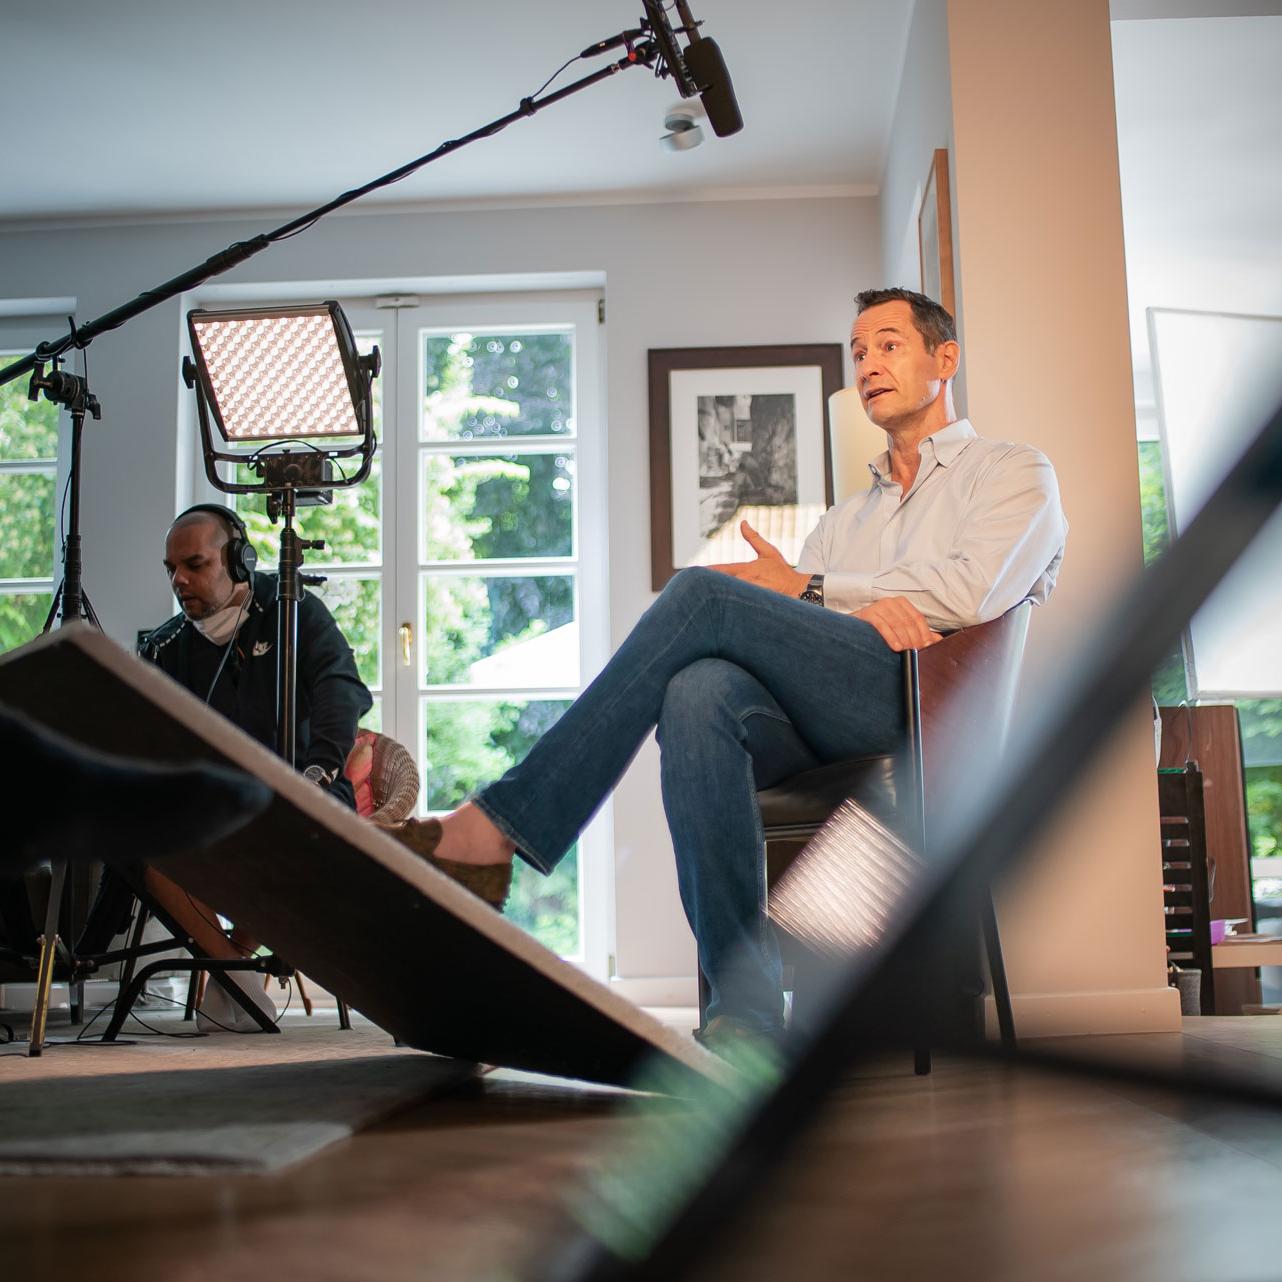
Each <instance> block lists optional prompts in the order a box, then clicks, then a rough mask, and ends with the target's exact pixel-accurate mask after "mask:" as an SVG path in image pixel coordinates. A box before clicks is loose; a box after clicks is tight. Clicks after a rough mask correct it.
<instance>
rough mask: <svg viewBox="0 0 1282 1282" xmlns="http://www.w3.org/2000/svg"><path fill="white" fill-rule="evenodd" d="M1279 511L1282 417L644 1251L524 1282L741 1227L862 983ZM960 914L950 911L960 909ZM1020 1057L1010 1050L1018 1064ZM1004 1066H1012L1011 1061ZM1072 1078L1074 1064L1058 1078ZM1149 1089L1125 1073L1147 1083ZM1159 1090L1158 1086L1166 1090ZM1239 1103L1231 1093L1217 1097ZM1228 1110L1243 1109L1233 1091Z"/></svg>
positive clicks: (667, 1276) (991, 872)
mask: <svg viewBox="0 0 1282 1282" xmlns="http://www.w3.org/2000/svg"><path fill="white" fill-rule="evenodd" d="M1280 501H1282V407H1279V409H1277V410H1275V411H1274V413H1273V415H1272V416H1271V417H1270V418H1269V420H1268V421H1267V422H1266V423H1265V424H1264V426H1263V427H1262V428H1261V430H1260V431H1259V433H1258V434H1257V435H1256V437H1255V438H1254V440H1253V441H1252V442H1251V444H1250V445H1249V446H1248V447H1247V448H1246V450H1245V451H1244V452H1243V453H1242V455H1241V457H1240V458H1239V459H1238V461H1237V462H1236V463H1235V464H1234V465H1233V467H1232V468H1231V469H1230V471H1229V473H1228V475H1227V476H1226V477H1225V478H1224V480H1223V481H1222V482H1221V483H1220V485H1219V486H1218V487H1217V488H1216V489H1215V491H1214V492H1213V493H1212V494H1211V496H1210V497H1209V498H1208V499H1207V501H1206V503H1205V504H1204V506H1203V507H1202V509H1201V511H1200V512H1199V513H1198V515H1197V516H1196V517H1195V518H1194V520H1193V522H1192V524H1191V525H1190V526H1189V527H1188V529H1187V531H1186V532H1185V533H1184V534H1183V535H1182V536H1181V537H1180V538H1179V539H1178V540H1177V541H1176V542H1175V543H1174V544H1173V545H1172V546H1171V548H1170V549H1169V550H1168V551H1167V552H1166V553H1165V555H1163V556H1162V557H1161V558H1160V559H1159V560H1158V561H1157V562H1156V563H1155V564H1154V565H1152V566H1151V567H1149V569H1147V570H1146V571H1145V572H1144V573H1143V574H1142V575H1141V576H1140V577H1139V579H1138V582H1137V583H1135V584H1132V585H1130V587H1129V588H1128V589H1127V590H1126V591H1124V592H1122V593H1121V594H1119V596H1118V597H1117V599H1116V600H1115V602H1114V604H1113V607H1112V608H1111V609H1110V610H1109V611H1107V612H1106V613H1105V616H1104V618H1103V620H1102V621H1101V623H1100V625H1099V627H1098V629H1097V632H1096V637H1095V639H1094V641H1093V642H1091V643H1090V644H1089V645H1088V646H1087V647H1086V648H1085V649H1084V651H1083V652H1082V653H1081V654H1080V656H1079V657H1078V659H1077V661H1076V662H1074V663H1071V664H1069V665H1065V666H1066V670H1063V669H1062V670H1061V671H1062V681H1061V684H1060V685H1059V687H1058V693H1057V694H1056V693H1055V692H1051V693H1049V694H1048V696H1047V706H1046V709H1045V712H1044V715H1043V717H1042V719H1041V723H1040V725H1038V726H1036V727H1034V728H1033V729H1032V730H1030V731H1029V732H1027V733H1026V734H1025V735H1024V736H1022V742H1017V743H1014V744H1012V750H1011V752H1010V753H1009V756H1008V758H1007V759H1008V760H1009V762H1010V763H1011V769H1010V770H1009V771H1008V772H1003V773H1002V774H997V773H996V772H995V773H994V775H993V777H992V778H990V779H989V780H988V781H986V782H985V783H984V784H983V785H982V786H980V787H978V788H975V789H974V790H973V791H971V792H969V793H968V792H967V791H966V790H965V789H964V788H963V787H961V786H960V783H961V781H960V779H954V780H953V781H952V783H953V792H952V794H951V795H950V796H949V797H948V798H947V803H948V808H946V809H944V810H943V811H941V813H942V814H944V815H945V816H947V819H948V824H949V826H948V828H947V829H946V831H945V832H944V833H943V835H942V837H941V838H938V839H932V857H931V859H930V860H929V861H928V862H927V863H926V865H925V866H924V868H923V872H922V878H921V881H920V883H919V884H918V885H917V886H915V887H914V888H912V890H911V891H910V893H909V894H908V895H906V896H905V901H904V903H903V905H902V908H901V910H900V911H899V912H898V913H897V914H896V915H895V916H894V918H893V919H892V920H890V921H889V923H888V924H887V927H886V930H885V933H884V936H883V938H882V940H881V941H880V943H879V944H878V946H876V947H874V948H869V949H866V950H863V951H862V952H860V953H858V954H856V955H854V956H852V957H851V958H849V959H848V960H847V961H846V962H844V963H842V964H841V966H840V967H839V969H838V971H837V973H836V974H835V976H833V977H832V982H831V985H830V987H829V990H828V992H827V993H826V994H824V996H823V999H822V1003H821V1004H820V1005H819V1006H818V1009H817V1010H816V1014H817V1019H816V1020H815V1022H814V1023H813V1024H812V1025H811V1028H812V1029H813V1032H812V1034H811V1036H810V1037H809V1038H808V1039H805V1040H802V1041H798V1042H794V1043H792V1044H791V1046H790V1047H789V1051H790V1055H791V1058H790V1062H789V1065H788V1069H787V1072H786V1074H785V1076H784V1077H783V1079H782V1080H781V1081H780V1082H779V1083H778V1084H777V1085H776V1086H775V1087H774V1088H773V1089H770V1090H767V1091H764V1092H763V1093H762V1095H761V1096H760V1097H759V1099H758V1101H757V1102H756V1103H755V1105H754V1106H751V1107H749V1108H747V1109H746V1110H744V1111H743V1112H742V1113H741V1114H739V1115H738V1118H737V1121H736V1124H735V1125H734V1126H732V1127H731V1128H730V1130H729V1132H728V1133H729V1139H728V1140H727V1142H726V1143H725V1144H724V1146H723V1147H722V1149H721V1151H720V1152H719V1153H718V1154H716V1155H710V1158H709V1166H708V1169H707V1170H706V1172H705V1173H704V1174H703V1175H702V1178H700V1179H698V1180H696V1181H695V1182H694V1184H693V1186H692V1188H691V1191H690V1193H689V1195H688V1196H687V1197H685V1199H684V1201H683V1203H682V1205H681V1206H680V1209H679V1210H677V1211H676V1212H675V1213H674V1214H672V1215H671V1216H669V1217H667V1218H665V1219H663V1220H658V1219H656V1222H654V1223H653V1224H652V1225H651V1228H650V1232H651V1234H652V1237H651V1240H650V1241H649V1242H648V1243H646V1244H645V1246H644V1247H641V1248H638V1247H637V1245H636V1243H635V1240H634V1241H633V1243H632V1244H631V1247H630V1251H631V1255H630V1256H627V1257H625V1255H624V1254H622V1253H621V1252H618V1251H616V1250H615V1249H614V1248H613V1247H612V1246H611V1244H610V1243H609V1242H607V1241H606V1240H605V1239H604V1238H603V1237H599V1236H595V1235H593V1234H592V1233H590V1232H585V1233H584V1234H583V1235H582V1236H580V1237H578V1238H577V1239H575V1240H574V1241H572V1242H570V1243H567V1244H566V1246H565V1249H564V1250H562V1251H561V1252H559V1253H558V1255H557V1256H556V1257H555V1259H553V1260H552V1261H551V1262H550V1263H549V1264H547V1266H546V1267H544V1268H542V1269H541V1270H540V1271H539V1272H537V1273H535V1274H532V1276H536V1277H539V1278H542V1279H548V1280H549V1282H550V1280H553V1279H555V1282H607V1280H608V1282H615V1280H616V1279H636V1278H642V1277H645V1278H662V1279H664V1282H677V1280H678V1279H680V1278H685V1277H689V1276H690V1275H691V1274H692V1273H693V1272H694V1271H695V1270H696V1269H697V1268H698V1267H699V1265H700V1264H701V1263H702V1262H703V1261H704V1260H705V1259H706V1258H707V1255H708V1253H709V1252H710V1251H711V1250H713V1249H714V1248H715V1247H716V1245H717V1243H718V1242H719V1240H720V1238H721V1236H722V1235H723V1234H724V1233H726V1232H728V1231H730V1230H731V1229H732V1228H733V1226H734V1225H736V1224H737V1223H739V1222H741V1220H742V1217H743V1215H744V1213H745V1212H746V1211H747V1210H748V1209H749V1208H750V1207H751V1206H752V1205H753V1199H754V1197H755V1196H756V1195H759V1194H760V1192H761V1189H762V1186H763V1184H764V1183H765V1182H766V1179H767V1177H768V1175H769V1173H770V1172H771V1171H772V1170H774V1169H776V1168H777V1166H778V1164H779V1162H780V1161H781V1159H782V1158H783V1156H784V1155H785V1153H786V1152H787V1151H788V1150H789V1149H791V1148H792V1147H793V1146H794V1145H795V1144H796V1143H797V1141H798V1140H799V1139H800V1138H801V1137H802V1136H803V1135H804V1134H805V1133H806V1131H807V1129H808V1127H809V1126H810V1124H811V1123H813V1122H814V1120H815V1119H816V1117H817V1116H818V1114H819V1112H820V1109H821V1108H822V1106H823V1105H824V1103H825V1102H826V1100H827V1099H828V1097H829V1095H830V1094H831V1092H832V1089H833V1087H834V1086H835V1084H836V1083H837V1082H838V1081H839V1080H840V1077H841V1075H842V1074H843V1072H845V1070H846V1069H847V1068H848V1067H849V1065H850V1064H851V1063H852V1062H853V1061H854V1060H855V1059H857V1058H858V1056H859V1055H860V1054H861V1053H863V1054H866V1053H867V1052H868V1051H869V1050H870V1049H875V1048H873V1047H869V1046H868V1045H867V1044H859V1043H858V1042H855V1041H852V1039H851V1038H850V1037H849V1035H848V1032H847V1029H848V1028H849V1026H850V1022H851V1017H852V1015H853V1014H854V1013H855V1012H856V1011H857V1010H858V1009H859V1006H860V1004H861V1001H862V999H863V997H864V994H865V991H866V989H867V987H868V983H869V980H870V979H871V978H872V977H873V976H874V975H875V973H876V972H877V971H878V970H879V969H881V968H884V967H885V966H886V965H887V964H888V962H890V961H892V960H894V959H895V958H896V956H897V954H898V952H899V951H900V946H901V945H902V943H903V941H904V940H905V938H906V937H908V935H909V933H910V932H911V931H912V929H913V928H914V927H916V926H918V925H919V924H920V923H922V922H923V921H924V920H933V919H936V918H937V916H938V915H939V914H941V912H942V911H944V910H945V909H946V907H947V905H949V904H950V903H951V902H954V901H955V897H956V894H957V891H958V890H959V889H962V888H964V887H965V886H967V885H975V884H984V883H987V884H992V883H993V882H994V881H995V880H997V878H998V876H999V875H1000V874H1001V873H1003V872H1007V871H1009V870H1010V869H1012V868H1014V867H1016V866H1018V865H1019V864H1020V863H1022V862H1024V861H1025V860H1026V859H1027V858H1028V855H1029V852H1030V850H1031V847H1030V844H1029V842H1030V838H1031V837H1032V836H1033V835H1035V834H1036V833H1037V832H1038V831H1040V830H1041V829H1042V828H1044V827H1045V825H1046V824H1047V823H1049V822H1050V821H1051V819H1052V818H1053V817H1054V816H1055V815H1056V814H1057V813H1058V812H1059V809H1060V807H1061V806H1062V805H1063V804H1064V802H1065V800H1066V798H1067V797H1068V796H1069V794H1070V792H1071V789H1072V786H1073V785H1074V784H1075V783H1076V782H1077V781H1078V780H1079V779H1080V778H1081V777H1082V775H1083V774H1084V773H1085V771H1086V770H1087V768H1088V767H1089V766H1090V765H1091V764H1092V763H1094V762H1095V761H1097V760H1098V752H1099V749H1100V748H1101V747H1102V745H1103V744H1104V742H1105V741H1106V740H1107V738H1108V736H1109V735H1110V733H1111V732H1112V731H1113V729H1114V728H1115V727H1116V726H1117V725H1118V723H1119V721H1120V720H1121V718H1122V717H1123V715H1124V714H1125V713H1126V711H1127V710H1128V709H1129V708H1131V707H1132V706H1133V701H1134V699H1135V696H1136V693H1137V692H1138V691H1139V690H1141V689H1142V688H1143V687H1144V685H1145V684H1146V683H1147V682H1148V680H1149V678H1150V674H1151V673H1152V670H1153V668H1154V667H1155V666H1156V665H1157V663H1158V662H1159V660H1160V659H1161V657H1162V655H1163V654H1164V653H1165V648H1166V646H1167V645H1168V644H1169V643H1170V641H1171V640H1172V639H1173V638H1174V637H1175V636H1176V635H1178V633H1179V632H1180V630H1181V628H1182V627H1183V626H1184V624H1185V622H1186V621H1187V620H1188V619H1189V618H1190V617H1191V616H1192V615H1193V613H1194V612H1195V611H1196V610H1197V609H1198V607H1199V606H1200V605H1201V604H1202V602H1203V601H1205V600H1206V598H1207V597H1208V596H1209V595H1210V593H1211V591H1212V590H1213V589H1214V587H1215V586H1216V584H1217V583H1218V582H1219V581H1220V580H1221V579H1222V578H1223V577H1224V575H1225V573H1226V572H1227V571H1228V570H1229V569H1230V567H1231V566H1232V565H1233V564H1234V563H1235V562H1236V561H1237V559H1238V558H1239V556H1240V555H1241V554H1242V552H1243V551H1245V549H1246V548H1247V546H1248V545H1249V544H1250V543H1251V541H1252V540H1253V539H1254V538H1255V536H1256V535H1257V534H1258V533H1259V532H1260V530H1261V529H1262V528H1263V527H1264V525H1265V523H1266V522H1267V521H1268V519H1269V517H1270V516H1271V515H1272V513H1273V511H1274V510H1275V509H1276V507H1277V506H1278V504H1279V502H1280ZM963 902H964V901H963ZM1020 1053H1021V1054H1022V1053H1023V1052H1020ZM1017 1062H1018V1061H1017ZM1063 1067H1066V1068H1070V1069H1072V1068H1075V1067H1076V1066H1075V1065H1064V1066H1063ZM1160 1076H1161V1075H1159V1074H1156V1073H1150V1072H1147V1071H1142V1072H1140V1071H1137V1077H1136V1080H1139V1079H1140V1078H1141V1077H1142V1078H1143V1080H1145V1081H1148V1082H1154V1081H1157V1080H1159V1077H1160ZM1170 1081H1171V1079H1170V1078H1169V1077H1168V1078H1166V1079H1165V1082H1166V1084H1170ZM1230 1094H1233V1095H1234V1096H1235V1097H1237V1093H1236V1092H1230ZM1242 1097H1245V1092H1244V1094H1243V1096H1242Z"/></svg>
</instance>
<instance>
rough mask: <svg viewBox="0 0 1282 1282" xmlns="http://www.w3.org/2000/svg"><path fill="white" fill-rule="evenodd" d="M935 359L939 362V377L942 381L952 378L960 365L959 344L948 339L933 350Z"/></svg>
mask: <svg viewBox="0 0 1282 1282" xmlns="http://www.w3.org/2000/svg"><path fill="white" fill-rule="evenodd" d="M935 359H936V360H938V361H939V376H940V378H943V379H949V378H954V377H955V376H956V374H957V369H958V367H959V366H960V365H961V344H960V343H956V342H954V341H953V340H952V339H949V340H948V341H947V342H943V343H940V345H939V346H938V347H936V348H935Z"/></svg>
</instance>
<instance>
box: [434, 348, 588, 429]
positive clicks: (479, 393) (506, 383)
mask: <svg viewBox="0 0 1282 1282" xmlns="http://www.w3.org/2000/svg"><path fill="white" fill-rule="evenodd" d="M422 350H423V371H422V378H423V386H422V389H421V390H422V397H423V399H422V415H421V418H420V422H421V439H423V440H425V441H446V440H460V441H488V440H493V441H502V440H504V439H506V438H508V437H515V436H543V435H547V436H561V435H568V434H570V433H572V432H573V431H574V343H573V337H572V336H571V335H570V334H568V333H562V334H556V333H551V334H550V333H505V334H468V333H459V334H424V335H423V349H422Z"/></svg>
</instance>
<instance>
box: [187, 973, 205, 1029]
mask: <svg viewBox="0 0 1282 1282" xmlns="http://www.w3.org/2000/svg"><path fill="white" fill-rule="evenodd" d="M204 973H205V972H204V971H203V970H193V971H192V972H191V978H190V979H189V980H188V981H187V1004H186V1005H185V1006H184V1007H183V1023H185V1024H189V1023H191V1021H192V1020H193V1019H195V1018H196V1006H197V1004H198V1003H199V1001H200V993H199V989H200V988H201V987H202V985H201V982H200V980H201V976H202V975H204Z"/></svg>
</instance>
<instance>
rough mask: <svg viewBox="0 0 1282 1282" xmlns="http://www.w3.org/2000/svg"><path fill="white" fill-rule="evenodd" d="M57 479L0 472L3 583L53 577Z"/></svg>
mask: <svg viewBox="0 0 1282 1282" xmlns="http://www.w3.org/2000/svg"><path fill="white" fill-rule="evenodd" d="M53 491H54V478H53V472H52V470H50V471H48V472H6V471H0V579H48V578H51V577H52V576H53V521H54V511H53V509H54V492H53Z"/></svg>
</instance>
